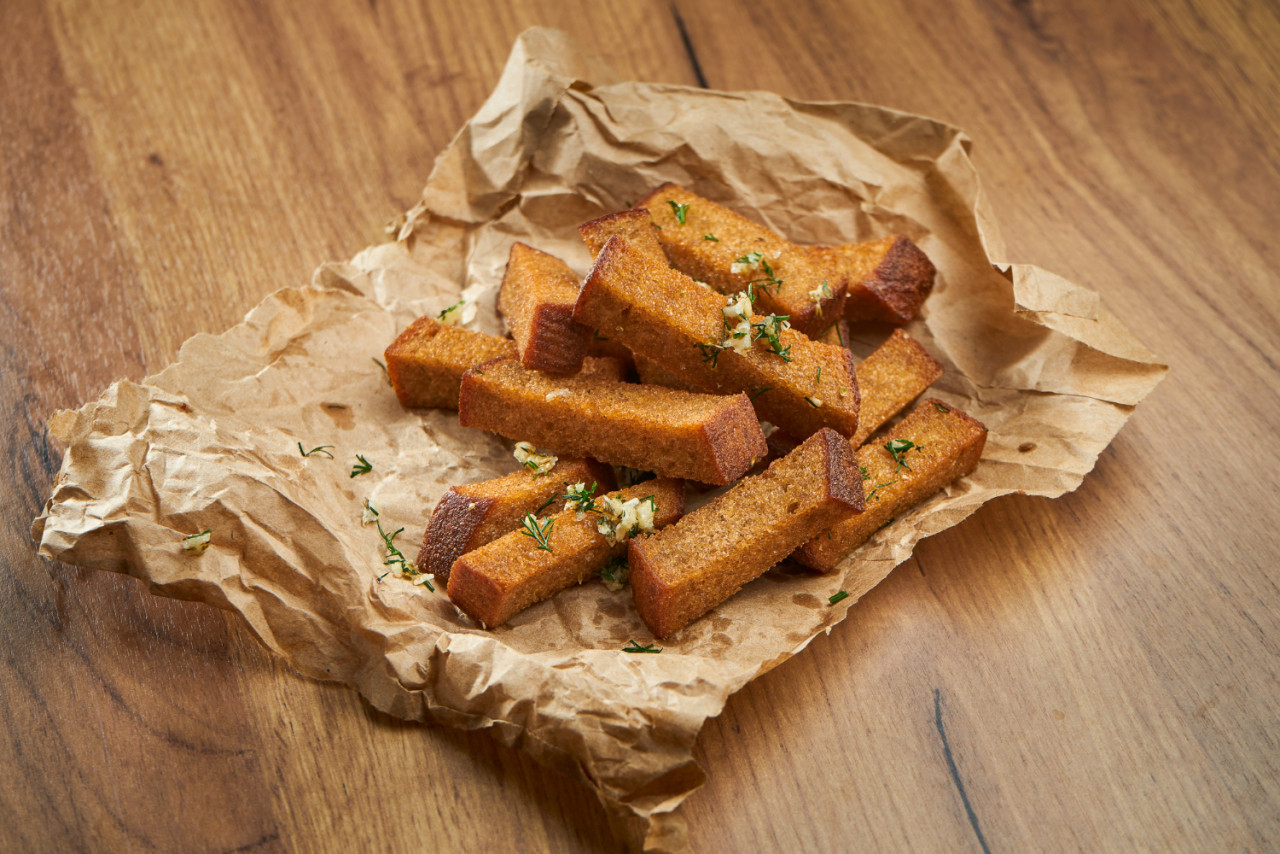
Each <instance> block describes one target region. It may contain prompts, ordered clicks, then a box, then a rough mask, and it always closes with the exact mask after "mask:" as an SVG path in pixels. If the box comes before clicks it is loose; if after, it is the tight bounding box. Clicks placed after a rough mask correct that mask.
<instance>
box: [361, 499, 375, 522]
mask: <svg viewBox="0 0 1280 854" xmlns="http://www.w3.org/2000/svg"><path fill="white" fill-rule="evenodd" d="M377 519H378V508H377V507H374V506H373V505H372V504H370V503H369V499H367V498H366V499H365V500H364V512H363V513H361V514H360V524H361V525H368V524H369V523H370V522H375V521H377Z"/></svg>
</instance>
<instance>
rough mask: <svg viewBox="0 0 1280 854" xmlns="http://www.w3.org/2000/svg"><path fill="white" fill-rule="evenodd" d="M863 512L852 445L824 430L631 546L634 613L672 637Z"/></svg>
mask: <svg viewBox="0 0 1280 854" xmlns="http://www.w3.org/2000/svg"><path fill="white" fill-rule="evenodd" d="M862 507H863V496H862V487H861V480H860V478H859V476H858V467H857V466H856V465H855V464H854V459H853V449H852V448H851V447H849V441H848V440H847V439H845V438H844V437H843V436H841V435H840V434H838V433H836V432H835V431H834V430H821V431H819V432H817V433H815V434H813V435H812V436H810V437H809V438H808V439H807V440H806V441H805V442H804V444H802V445H800V446H799V447H798V448H796V449H795V450H794V451H792V452H791V453H790V454H788V455H787V456H786V457H783V458H782V459H780V460H776V461H775V462H774V463H773V464H772V465H771V466H769V468H768V469H766V470H765V471H764V472H763V473H761V474H758V475H754V476H752V477H748V478H744V479H743V480H742V481H740V482H739V483H738V484H737V485H735V486H734V487H733V488H732V489H730V490H729V491H728V492H725V493H724V494H722V495H720V496H718V497H717V498H715V499H713V500H712V501H711V502H710V503H708V504H706V505H704V506H702V507H700V508H698V509H697V510H695V511H693V512H692V513H690V514H689V515H687V516H685V517H684V518H683V519H681V520H680V521H679V522H678V523H676V524H675V525H672V526H671V527H669V528H667V529H665V530H663V531H660V532H658V533H657V534H655V535H654V536H652V537H648V538H646V539H644V540H636V541H634V542H632V543H631V547H630V549H629V552H628V561H629V563H630V565H631V590H632V595H633V596H634V597H635V600H636V608H637V609H639V611H640V616H641V618H643V619H644V622H645V625H647V626H648V627H649V629H650V631H652V632H653V633H654V635H655V636H657V637H666V636H668V635H670V634H672V633H673V632H676V631H679V630H680V629H682V628H684V627H685V626H686V625H688V624H689V623H690V622H692V621H693V620H695V619H697V618H698V617H700V616H702V615H703V614H705V613H707V612H708V611H710V610H711V609H712V608H714V607H715V606H716V605H719V604H720V603H721V602H723V601H724V600H726V599H728V598H729V597H730V596H732V595H733V594H734V593H736V592H738V590H739V589H740V588H741V587H742V586H743V585H744V584H746V583H747V582H748V581H751V580H752V579H753V578H755V577H757V576H758V575H760V574H762V573H763V572H764V571H765V570H767V569H768V568H769V567H771V566H773V565H774V564H775V563H777V562H778V561H780V560H782V559H783V558H784V557H786V556H787V555H788V554H789V553H790V552H791V551H792V550H793V549H795V548H796V546H797V545H798V544H800V543H803V542H805V541H806V540H808V539H809V538H811V537H813V536H814V535H815V534H817V533H818V532H820V531H823V530H825V529H826V528H827V527H828V526H830V525H831V524H833V523H834V522H836V521H838V520H839V519H842V518H844V517H845V516H846V515H848V514H850V513H856V512H857V511H859V510H861V509H862Z"/></svg>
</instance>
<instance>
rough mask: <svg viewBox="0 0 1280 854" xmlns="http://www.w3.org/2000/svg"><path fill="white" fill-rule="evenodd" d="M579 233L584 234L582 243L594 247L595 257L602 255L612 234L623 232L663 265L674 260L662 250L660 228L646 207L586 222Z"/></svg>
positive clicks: (628, 239)
mask: <svg viewBox="0 0 1280 854" xmlns="http://www.w3.org/2000/svg"><path fill="white" fill-rule="evenodd" d="M578 234H580V235H582V242H583V243H585V244H587V249H589V250H591V257H592V258H594V257H596V256H597V255H599V254H600V250H601V249H604V245H605V244H606V243H608V242H609V238H610V237H613V236H614V235H621V236H622V237H625V238H626V239H627V242H628V243H630V244H631V245H632V247H634V248H635V249H638V250H639V251H641V252H646V253H648V254H650V255H652V256H653V257H654V258H655V259H657V260H660V261H661V262H662V263H664V264H668V265H670V263H671V262H670V261H668V260H667V256H666V254H665V253H664V252H663V251H662V244H661V243H659V242H658V229H657V228H655V227H654V225H653V220H652V219H651V218H650V217H649V212H648V211H647V210H645V209H644V208H633V209H631V210H628V211H619V212H618V213H611V214H605V215H604V216H602V217H597V218H596V219H593V220H591V221H590V222H584V223H583V224H582V225H580V226H578Z"/></svg>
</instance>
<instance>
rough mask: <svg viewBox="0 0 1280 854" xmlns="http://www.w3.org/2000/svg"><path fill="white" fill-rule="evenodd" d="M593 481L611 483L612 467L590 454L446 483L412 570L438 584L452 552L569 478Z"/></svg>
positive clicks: (555, 491) (489, 537)
mask: <svg viewBox="0 0 1280 854" xmlns="http://www.w3.org/2000/svg"><path fill="white" fill-rule="evenodd" d="M579 482H583V483H588V484H590V483H597V484H599V489H600V491H601V492H606V491H608V490H610V489H613V487H614V478H613V469H612V468H610V467H609V466H607V465H604V464H603V463H598V462H596V461H595V460H570V459H563V460H560V461H559V462H557V463H556V464H555V467H554V468H552V470H551V471H549V472H546V473H542V472H538V471H530V470H529V469H527V468H522V469H520V470H519V471H516V472H512V473H511V474H508V475H503V476H502V477H497V478H493V479H492V480H484V481H480V482H479V483H468V484H463V485H460V486H452V487H449V491H448V492H446V493H445V494H444V495H443V496H442V497H441V498H440V502H439V503H438V504H436V507H435V510H433V511H432V512H431V520H430V521H429V522H428V523H427V531H426V533H425V534H423V536H422V548H421V549H420V550H419V551H418V560H417V566H418V571H419V572H422V573H425V574H428V575H434V576H435V577H436V579H437V580H438V581H439V582H440V583H441V584H446V583H448V581H449V570H450V568H451V567H452V566H453V562H454V561H455V560H457V559H458V556H459V555H461V554H464V553H466V552H469V551H471V550H472V549H477V548H479V547H480V546H483V545H484V544H485V543H489V542H492V541H493V540H496V539H497V538H498V537H501V536H502V535H503V534H506V533H510V532H511V531H514V530H515V529H516V528H518V527H519V526H520V518H521V517H522V516H524V514H525V513H528V512H530V511H535V512H536V511H538V510H540V509H541V508H542V507H544V506H545V505H546V502H547V500H548V499H550V498H552V497H553V496H558V495H561V494H563V493H564V491H565V489H566V488H567V487H568V486H571V485H573V484H575V483H579Z"/></svg>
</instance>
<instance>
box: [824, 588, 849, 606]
mask: <svg viewBox="0 0 1280 854" xmlns="http://www.w3.org/2000/svg"><path fill="white" fill-rule="evenodd" d="M848 598H849V591H848V590H841V591H840V592H839V593H833V594H832V595H831V598H829V599H828V600H827V602H828V603H829V604H831V605H834V604H836V603H837V602H839V601H841V600H842V599H848Z"/></svg>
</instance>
